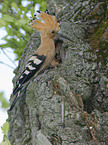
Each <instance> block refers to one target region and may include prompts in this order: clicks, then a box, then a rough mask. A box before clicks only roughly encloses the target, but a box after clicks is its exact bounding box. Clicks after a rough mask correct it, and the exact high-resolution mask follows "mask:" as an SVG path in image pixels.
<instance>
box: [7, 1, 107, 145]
mask: <svg viewBox="0 0 108 145" xmlns="http://www.w3.org/2000/svg"><path fill="white" fill-rule="evenodd" d="M107 7H108V3H107V1H102V0H87V1H82V0H69V1H67V0H64V1H62V0H59V1H58V0H53V1H52V0H50V2H49V1H48V9H49V10H50V11H51V12H55V13H56V16H57V19H58V21H59V22H60V24H61V29H60V31H61V33H63V34H64V35H66V36H68V37H69V38H71V39H72V41H69V40H66V39H62V38H56V40H55V46H56V56H55V57H56V58H57V59H58V60H59V61H60V62H61V64H60V66H59V67H58V68H53V69H48V70H47V71H45V72H44V73H43V74H41V75H39V76H37V77H36V78H34V79H33V80H32V81H30V82H29V83H28V84H27V85H25V87H24V88H23V89H22V91H21V95H20V98H19V100H18V101H17V103H16V105H15V107H14V109H13V110H12V111H11V112H8V114H9V118H8V122H9V124H10V129H9V139H10V142H11V144H12V145H26V144H27V145H32V144H33V145H36V144H37V145H50V144H53V145H60V144H62V145H72V144H76V145H80V144H81V145H82V144H84V145H85V144H97V145H98V144H107V142H108V138H107V134H108V123H107V120H108V114H107V111H108V103H107V101H108V98H107V94H108V92H107V85H108V78H107V69H106V68H107V67H106V66H107V61H106V60H107V54H108V49H107V47H108V20H107V18H108V15H107V14H108V10H107ZM39 45H40V36H39V33H37V32H34V33H33V34H32V36H31V38H30V40H29V42H28V45H27V46H26V48H25V49H24V52H23V54H22V57H21V60H20V61H19V66H18V68H17V69H16V70H15V74H16V76H15V78H14V80H13V84H14V85H15V81H16V79H17V77H18V76H19V74H20V73H21V71H22V70H23V69H24V66H25V65H26V62H27V60H28V59H29V58H30V56H31V55H32V54H33V52H34V51H36V49H37V48H38V47H39ZM13 99H14V97H13V96H12V98H11V102H12V100H13Z"/></svg>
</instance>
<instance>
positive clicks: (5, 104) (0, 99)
mask: <svg viewBox="0 0 108 145" xmlns="http://www.w3.org/2000/svg"><path fill="white" fill-rule="evenodd" d="M0 102H1V103H2V108H4V109H6V108H8V107H9V106H10V105H9V103H8V102H7V100H6V99H5V97H4V93H3V92H0Z"/></svg>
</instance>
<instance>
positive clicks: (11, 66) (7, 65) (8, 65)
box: [0, 61, 15, 69]
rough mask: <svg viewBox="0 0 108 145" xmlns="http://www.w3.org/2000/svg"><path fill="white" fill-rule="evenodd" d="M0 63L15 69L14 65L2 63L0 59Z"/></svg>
mask: <svg viewBox="0 0 108 145" xmlns="http://www.w3.org/2000/svg"><path fill="white" fill-rule="evenodd" d="M0 63H2V64H4V65H6V66H8V67H10V68H12V69H15V68H14V67H12V66H10V65H9V64H7V63H4V62H2V61H0Z"/></svg>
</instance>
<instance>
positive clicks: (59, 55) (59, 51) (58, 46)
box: [55, 39, 65, 63]
mask: <svg viewBox="0 0 108 145" xmlns="http://www.w3.org/2000/svg"><path fill="white" fill-rule="evenodd" d="M62 44H63V41H62V40H60V39H56V40H55V51H56V54H55V58H56V59H57V61H59V63H63V62H64V60H65V50H64V48H63V45H62Z"/></svg>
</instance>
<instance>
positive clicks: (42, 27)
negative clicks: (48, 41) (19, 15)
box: [30, 12, 60, 39]
mask: <svg viewBox="0 0 108 145" xmlns="http://www.w3.org/2000/svg"><path fill="white" fill-rule="evenodd" d="M38 17H39V18H41V19H42V21H39V20H37V19H34V20H32V23H31V24H30V25H31V27H32V28H34V29H36V30H37V31H39V32H40V33H41V36H42V37H49V38H52V39H54V38H55V36H56V34H57V33H58V31H59V25H60V24H59V23H57V19H56V17H55V16H54V15H49V14H47V13H45V12H41V13H40V14H39V15H38Z"/></svg>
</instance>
